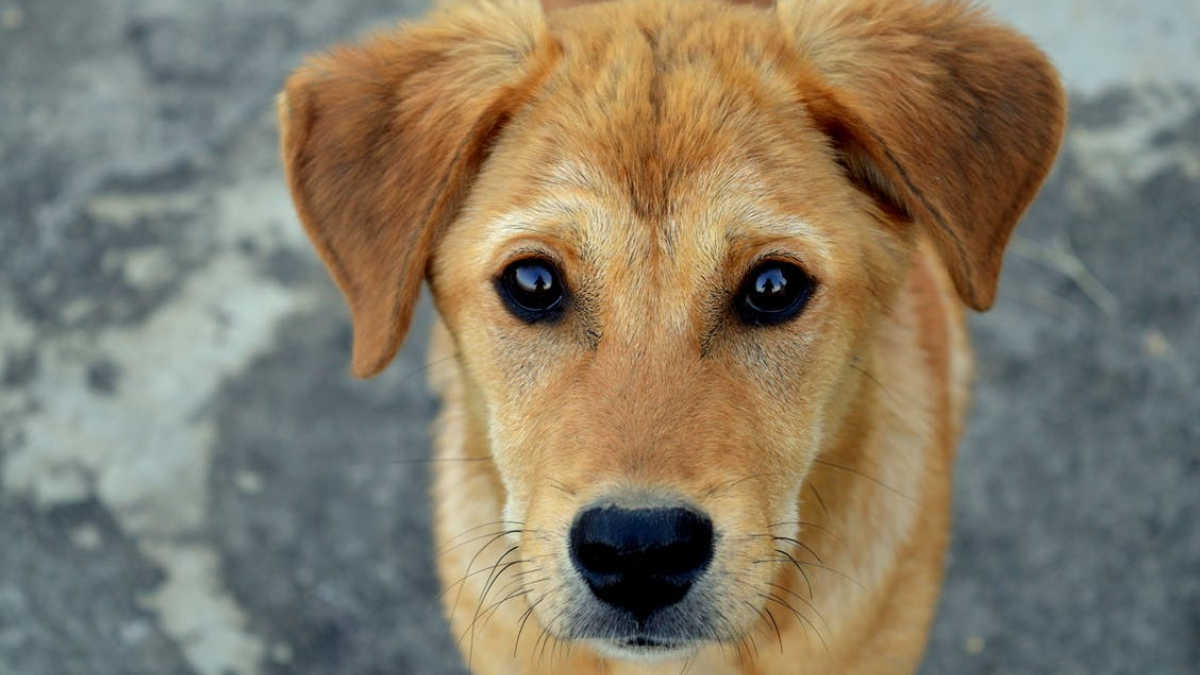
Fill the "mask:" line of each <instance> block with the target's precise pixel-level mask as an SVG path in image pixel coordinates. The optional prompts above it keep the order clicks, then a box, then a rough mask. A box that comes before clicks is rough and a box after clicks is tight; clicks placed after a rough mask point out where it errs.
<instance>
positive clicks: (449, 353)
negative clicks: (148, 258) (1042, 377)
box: [279, 0, 1065, 675]
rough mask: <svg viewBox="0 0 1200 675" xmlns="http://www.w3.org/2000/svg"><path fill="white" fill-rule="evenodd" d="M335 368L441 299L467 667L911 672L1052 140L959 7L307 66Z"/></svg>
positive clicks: (358, 56)
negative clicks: (1004, 269) (336, 348)
mask: <svg viewBox="0 0 1200 675" xmlns="http://www.w3.org/2000/svg"><path fill="white" fill-rule="evenodd" d="M279 116H280V121H281V129H282V154H283V163H284V167H285V173H286V177H287V181H288V183H289V186H290V190H291V195H292V197H293V200H294V202H295V205H296V208H297V211H298V214H299V218H300V220H301V221H302V223H303V225H304V227H305V228H306V230H307V232H308V234H309V235H310V237H311V239H312V242H313V244H314V245H315V248H316V250H317V251H318V253H319V254H320V257H321V258H322V259H323V261H324V263H325V264H326V266H327V267H328V270H329V272H330V274H331V276H332V278H333V279H334V281H335V282H336V283H337V285H338V286H339V287H340V289H341V291H342V292H343V293H344V295H345V298H346V300H347V302H348V304H349V309H350V313H351V320H352V323H353V334H354V337H353V356H352V370H353V372H354V374H356V375H358V376H361V377H370V376H373V375H375V374H377V373H379V372H380V371H381V370H383V369H384V368H385V367H386V366H387V365H388V363H389V361H391V360H392V358H393V357H394V355H395V354H396V351H397V349H398V347H399V346H400V344H401V341H402V340H403V338H404V335H405V332H406V331H407V329H408V327H409V324H410V319H411V317H412V313H413V308H414V305H415V304H416V303H417V299H418V296H419V289H420V287H421V284H422V282H423V280H427V281H428V284H429V287H430V289H431V291H432V297H433V300H434V304H435V306H436V309H437V314H438V320H437V324H436V327H435V329H434V337H433V341H432V347H431V353H430V357H429V358H430V361H429V362H430V382H431V385H432V387H433V389H434V390H435V391H436V393H437V394H438V396H439V397H440V399H441V402H442V409H441V413H440V416H439V418H438V420H437V421H436V435H435V446H436V447H435V452H436V457H437V460H436V461H435V465H436V476H435V482H434V486H433V489H432V495H433V499H434V501H435V521H436V522H435V536H436V540H437V543H438V547H439V553H438V557H437V565H438V572H439V575H440V578H441V580H442V582H443V585H444V593H443V596H442V597H443V599H444V604H445V610H446V612H447V614H448V616H449V621H450V626H451V629H452V631H453V637H454V638H455V639H456V640H457V641H458V643H459V645H460V647H461V650H462V652H463V655H464V658H465V659H466V661H467V663H468V666H469V667H470V668H471V669H472V670H473V671H474V672H476V673H479V674H481V675H500V674H517V673H520V674H534V673H550V672H558V673H571V674H579V675H587V674H599V673H613V674H619V675H623V674H633V673H641V674H650V673H679V672H681V671H682V670H686V672H689V673H694V674H710V673H713V674H715V673H741V674H751V673H755V674H762V675H767V674H779V673H815V674H826V673H830V674H838V675H842V674H870V675H880V674H885V673H911V672H913V671H914V670H915V669H916V668H917V666H918V665H919V662H920V659H921V656H922V652H923V650H924V645H925V642H926V639H927V634H928V630H929V625H930V622H931V618H932V615H933V609H934V606H935V604H936V600H937V596H938V590H939V586H940V584H941V578H942V573H943V558H944V554H945V550H946V545H947V541H948V537H949V534H948V533H949V524H950V501H951V499H950V494H951V489H950V488H951V465H952V460H953V455H954V447H955V443H956V439H957V437H958V436H959V432H960V429H961V424H962V419H963V415H964V411H965V410H966V408H967V401H968V386H969V383H970V379H971V357H970V352H969V345H968V338H967V333H966V329H965V325H964V315H965V313H966V310H967V309H968V308H969V309H974V310H985V309H987V308H988V307H989V306H990V305H991V304H992V303H993V300H994V298H995V295H996V287H997V282H998V276H999V274H1000V268H1001V261H1002V255H1003V251H1004V248H1005V245H1006V242H1007V240H1008V238H1009V236H1010V233H1011V232H1012V230H1013V228H1014V227H1015V225H1016V223H1017V221H1018V220H1019V219H1020V217H1021V216H1022V214H1023V213H1024V211H1025V209H1026V207H1027V206H1028V204H1029V203H1030V201H1031V200H1032V199H1033V197H1034V196H1035V194H1036V192H1037V191H1038V189H1039V187H1040V185H1041V183H1042V181H1043V180H1044V178H1045V177H1046V175H1047V173H1048V171H1049V169H1050V167H1051V165H1052V163H1053V160H1054V157H1055V155H1056V153H1057V149H1058V146H1059V144H1060V142H1061V139H1062V134H1063V128H1064V117H1065V101H1064V95H1063V91H1062V88H1061V86H1060V84H1059V81H1058V77H1057V74H1056V72H1055V70H1054V69H1053V67H1052V66H1051V65H1050V64H1049V63H1048V61H1047V59H1046V57H1045V56H1044V55H1043V54H1042V53H1041V52H1040V51H1039V50H1038V49H1037V48H1036V47H1035V46H1034V45H1033V44H1032V43H1031V42H1030V41H1029V40H1027V39H1026V38H1024V37H1022V36H1020V35H1018V34H1017V33H1015V32H1014V31H1012V30H1010V29H1009V28H1006V27H1004V26H1002V25H999V24H998V23H996V22H995V21H994V20H992V19H991V18H989V17H988V16H987V15H986V14H985V13H984V12H983V11H982V10H980V9H978V8H976V7H974V6H972V5H970V4H968V3H966V2H960V1H957V0H934V1H932V2H922V1H920V0H778V2H777V3H776V5H775V6H772V7H760V6H750V5H743V4H735V3H731V2H720V1H717V0H614V1H612V2H603V3H596V4H587V5H584V6H578V7H570V8H566V9H561V10H556V11H550V12H547V11H545V10H544V9H543V7H541V6H540V5H539V4H538V3H537V2H536V1H535V0H483V1H479V2H474V3H469V4H459V5H454V6H450V7H446V8H441V9H439V10H438V11H436V12H435V13H434V14H433V15H432V16H431V17H430V18H428V19H426V20H423V21H421V22H417V23H412V24H408V25H404V26H402V27H400V28H399V29H397V30H394V31H390V32H386V33H383V34H381V35H378V36H376V37H373V38H370V39H367V40H365V41H363V42H361V43H358V44H354V45H349V46H341V47H337V48H335V49H333V50H332V51H329V52H328V53H326V54H323V55H320V56H316V57H314V58H312V59H311V60H309V61H308V62H307V63H306V64H305V65H303V66H302V67H301V68H299V69H298V70H297V71H296V72H295V73H294V74H293V75H292V76H291V77H290V79H289V80H288V81H287V83H286V86H285V89H284V92H283V93H282V94H281V96H280V99H279Z"/></svg>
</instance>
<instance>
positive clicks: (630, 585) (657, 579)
mask: <svg viewBox="0 0 1200 675" xmlns="http://www.w3.org/2000/svg"><path fill="white" fill-rule="evenodd" d="M712 555H713V529H712V521H711V520H709V519H708V518H707V517H705V516H704V515H702V514H699V513H696V512H695V511H692V510H689V509H683V508H672V509H638V510H626V509H620V508H616V507H605V508H595V509H589V510H587V511H584V512H583V513H581V514H580V515H579V517H578V518H576V519H575V524H574V525H573V526H572V527H571V559H572V561H573V562H574V564H575V568H576V569H577V570H578V571H579V574H580V576H582V577H583V579H584V581H586V582H587V584H588V586H589V587H590V588H591V589H592V592H593V593H594V594H595V595H596V597H597V598H599V599H601V600H603V601H604V602H607V603H608V604H610V605H613V606H615V607H619V608H621V609H625V610H628V611H630V612H632V613H633V614H635V615H636V616H637V617H639V619H641V618H645V617H647V616H649V615H650V614H652V613H653V612H655V611H656V610H659V609H662V608H663V607H667V606H669V605H672V604H674V603H676V602H679V601H680V600H682V599H683V597H684V595H686V594H687V591H688V589H689V588H691V586H692V583H693V582H694V581H695V580H696V579H697V578H698V577H699V576H700V575H701V574H702V573H703V572H704V570H705V569H706V568H707V567H708V564H709V562H710V561H711V560H712Z"/></svg>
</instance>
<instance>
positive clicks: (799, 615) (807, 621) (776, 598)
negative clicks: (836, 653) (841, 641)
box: [759, 593, 829, 653]
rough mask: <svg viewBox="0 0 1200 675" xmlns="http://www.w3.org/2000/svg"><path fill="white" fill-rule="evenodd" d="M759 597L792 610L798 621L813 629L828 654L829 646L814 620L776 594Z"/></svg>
mask: <svg viewBox="0 0 1200 675" xmlns="http://www.w3.org/2000/svg"><path fill="white" fill-rule="evenodd" d="M759 595H760V596H761V597H763V598H764V599H766V600H767V601H768V602H774V603H778V604H780V605H783V606H784V607H786V608H787V609H789V610H791V612H792V614H795V615H796V618H797V619H800V620H801V621H803V622H804V623H805V624H807V625H808V627H809V628H811V629H812V631H813V635H816V636H817V639H818V640H820V641H821V646H822V647H824V648H825V651H826V652H827V653H828V652H829V645H828V644H826V643H825V638H824V637H822V636H821V630H820V629H819V628H817V626H816V624H814V623H813V622H812V620H810V619H809V618H808V617H807V616H804V614H803V613H801V612H800V610H798V609H796V608H795V607H792V605H791V604H790V603H788V602H787V601H786V600H784V599H783V598H781V597H779V596H777V595H775V594H774V593H767V594H762V593H760V594H759Z"/></svg>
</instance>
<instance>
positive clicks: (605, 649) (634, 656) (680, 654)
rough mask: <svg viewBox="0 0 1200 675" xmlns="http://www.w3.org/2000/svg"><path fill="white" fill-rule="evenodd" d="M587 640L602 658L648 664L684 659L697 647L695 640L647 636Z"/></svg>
mask: <svg viewBox="0 0 1200 675" xmlns="http://www.w3.org/2000/svg"><path fill="white" fill-rule="evenodd" d="M588 642H589V643H590V644H591V645H592V647H593V648H595V650H596V652H597V653H599V654H600V655H601V656H603V657H604V658H607V659H616V660H621V661H633V662H637V663H649V664H654V663H662V662H664V661H678V660H681V659H686V658H687V657H689V656H691V655H692V653H694V652H695V651H696V649H697V648H698V647H699V643H698V642H697V641H695V640H672V641H665V640H658V639H655V638H649V637H629V638H618V639H611V638H610V639H603V640H589V641H588Z"/></svg>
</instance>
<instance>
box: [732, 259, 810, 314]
mask: <svg viewBox="0 0 1200 675" xmlns="http://www.w3.org/2000/svg"><path fill="white" fill-rule="evenodd" d="M815 288H816V283H815V282H814V281H813V280H812V277H810V276H808V275H807V274H805V273H804V270H802V269H800V268H799V267H797V266H796V265H793V264H792V263H789V262H783V261H780V260H768V261H766V262H764V263H762V264H760V265H759V266H758V267H755V268H754V269H752V270H750V273H749V274H747V275H746V278H745V280H743V281H742V288H741V291H740V292H739V293H738V298H737V300H736V306H735V309H736V310H737V312H738V316H740V317H741V319H742V321H743V322H745V323H746V324H749V325H751V326H773V325H776V324H780V323H783V322H784V321H787V320H789V319H791V318H792V317H795V316H796V315H798V314H799V313H800V312H801V311H802V310H803V309H804V306H805V304H807V303H808V299H809V298H810V297H811V296H812V292H813V290H814V289H815Z"/></svg>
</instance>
